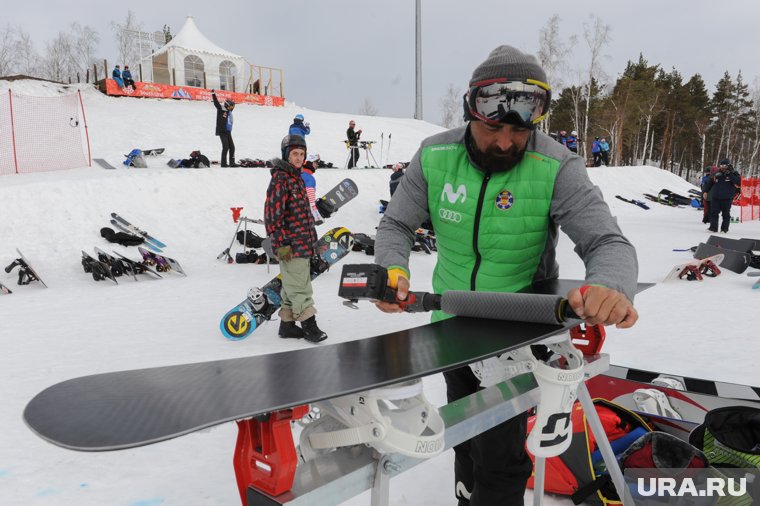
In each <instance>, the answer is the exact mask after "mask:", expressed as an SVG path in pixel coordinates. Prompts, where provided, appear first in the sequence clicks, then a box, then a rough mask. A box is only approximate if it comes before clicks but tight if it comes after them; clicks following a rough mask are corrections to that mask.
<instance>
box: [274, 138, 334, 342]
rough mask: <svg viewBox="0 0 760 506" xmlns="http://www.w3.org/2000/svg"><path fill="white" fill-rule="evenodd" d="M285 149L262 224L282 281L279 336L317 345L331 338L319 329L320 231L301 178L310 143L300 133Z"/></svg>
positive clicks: (284, 141) (286, 141) (284, 144)
mask: <svg viewBox="0 0 760 506" xmlns="http://www.w3.org/2000/svg"><path fill="white" fill-rule="evenodd" d="M281 148H282V159H279V158H276V159H274V160H272V166H273V168H272V171H271V172H272V179H271V181H270V182H269V188H267V197H266V202H265V204H264V224H265V227H266V231H267V235H268V236H269V238H270V239H271V241H272V250H273V251H274V252H275V253H276V255H277V259H278V260H279V261H280V274H281V277H282V290H281V292H280V294H281V296H282V306H281V308H280V313H279V315H280V329H279V335H280V337H283V338H288V337H291V338H304V339H306V340H307V341H309V342H312V343H318V342H320V341H324V340H325V339H327V334H325V333H324V332H322V330H321V329H320V328H319V327H318V326H317V319H316V316H315V315H316V314H317V310H316V308H315V307H314V300H313V299H312V296H313V293H314V292H313V290H312V287H311V257H312V255H313V254H314V244H315V243H316V242H317V231H316V228H315V225H314V216H313V215H312V211H311V206H310V205H309V197H308V195H307V192H306V186H305V184H304V181H303V179H302V178H301V168H302V167H303V163H304V160H305V159H306V140H305V139H304V138H303V137H301V136H300V135H286V136H285V138H283V139H282V143H281ZM296 322H300V323H301V326H300V327H299V326H297V325H296Z"/></svg>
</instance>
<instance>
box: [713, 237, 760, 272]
mask: <svg viewBox="0 0 760 506" xmlns="http://www.w3.org/2000/svg"><path fill="white" fill-rule="evenodd" d="M707 244H711V245H713V246H717V247H719V248H726V249H732V250H734V251H740V252H742V253H749V256H750V263H749V266H750V267H754V268H755V269H760V250H758V244H757V243H756V241H755V240H754V239H730V238H728V237H725V236H721V235H711V236H710V237H709V238H708V239H707ZM755 251H757V253H755Z"/></svg>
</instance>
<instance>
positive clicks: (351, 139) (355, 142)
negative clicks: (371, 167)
mask: <svg viewBox="0 0 760 506" xmlns="http://www.w3.org/2000/svg"><path fill="white" fill-rule="evenodd" d="M355 128H356V122H355V121H354V120H351V121H350V122H349V123H348V130H346V139H348V146H349V149H350V150H351V153H350V155H349V157H348V168H349V169H352V168H354V167H356V162H358V161H359V137H361V135H362V131H361V130H354V129H355Z"/></svg>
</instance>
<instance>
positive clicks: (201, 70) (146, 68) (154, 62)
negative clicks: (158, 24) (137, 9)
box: [141, 16, 246, 91]
mask: <svg viewBox="0 0 760 506" xmlns="http://www.w3.org/2000/svg"><path fill="white" fill-rule="evenodd" d="M141 64H142V69H143V80H144V81H147V82H154V83H159V84H172V85H175V86H193V87H197V88H216V89H219V90H229V91H239V90H242V89H244V87H245V84H246V83H245V82H243V76H244V75H245V74H246V73H245V65H246V64H245V58H243V57H242V56H239V55H236V54H233V53H230V52H229V51H225V50H224V49H222V48H220V47H219V46H217V45H216V44H214V43H213V42H211V41H210V40H208V39H207V38H206V36H205V35H203V34H202V33H201V31H200V30H199V29H198V27H197V26H196V24H195V21H193V17H192V16H188V17H187V20H186V21H185V24H184V25H183V26H182V29H181V30H180V31H179V32H178V33H177V35H175V36H174V38H173V39H172V40H171V41H169V43H168V44H166V45H165V46H163V47H162V48H160V49H159V50H157V51H156V52H155V53H153V54H152V55H150V56H148V57H146V58H144V59H143V60H142V61H141ZM233 77H234V87H235V88H236V89H233Z"/></svg>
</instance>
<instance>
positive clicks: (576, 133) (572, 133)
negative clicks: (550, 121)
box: [570, 130, 578, 137]
mask: <svg viewBox="0 0 760 506" xmlns="http://www.w3.org/2000/svg"><path fill="white" fill-rule="evenodd" d="M570 135H572V136H573V137H578V132H576V131H575V130H573V131H572V132H570Z"/></svg>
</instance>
